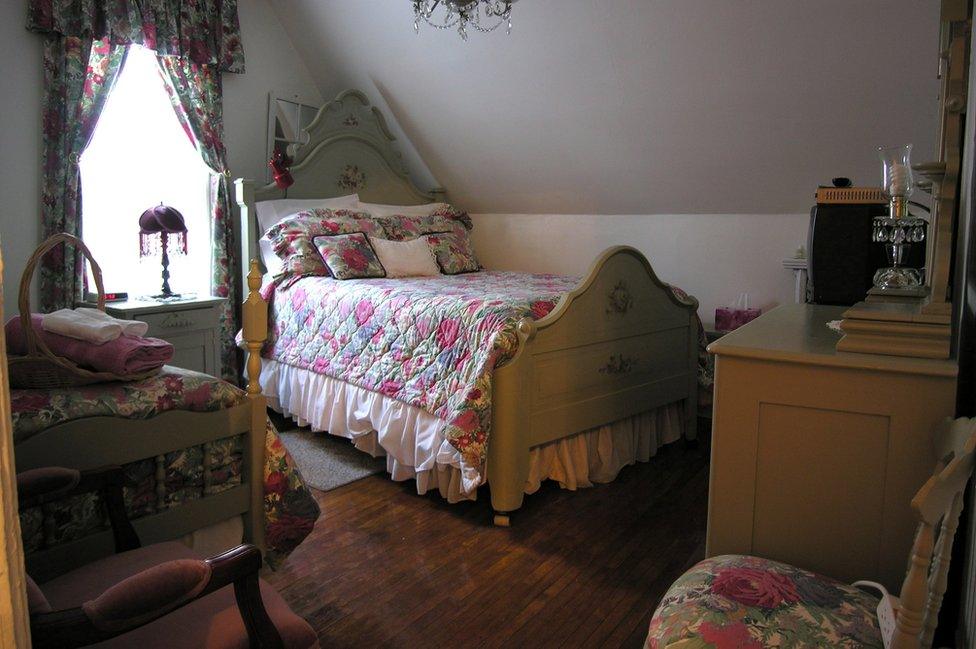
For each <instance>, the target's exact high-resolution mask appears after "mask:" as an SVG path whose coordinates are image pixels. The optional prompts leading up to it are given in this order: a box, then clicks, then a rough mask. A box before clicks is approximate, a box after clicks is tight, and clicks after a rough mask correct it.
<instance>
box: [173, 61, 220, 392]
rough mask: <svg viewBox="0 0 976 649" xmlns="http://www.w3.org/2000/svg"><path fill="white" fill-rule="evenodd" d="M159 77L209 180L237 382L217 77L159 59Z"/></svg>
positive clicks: (215, 285) (211, 69)
mask: <svg viewBox="0 0 976 649" xmlns="http://www.w3.org/2000/svg"><path fill="white" fill-rule="evenodd" d="M157 60H158V61H159V69H160V74H161V76H162V78H163V82H164V83H165V84H166V90H167V92H168V93H169V97H170V101H171V102H172V104H173V108H174V109H175V111H176V116H177V117H178V118H179V120H180V124H182V125H183V130H184V131H186V134H187V137H189V138H190V141H191V142H192V143H193V146H195V147H196V149H197V151H199V152H200V156H201V157H202V158H203V161H204V163H206V164H207V166H209V167H210V169H211V170H212V171H213V176H211V187H210V189H211V191H210V196H211V201H212V204H211V214H213V222H212V226H211V233H212V237H211V239H212V241H211V244H212V255H213V277H212V278H211V286H212V290H213V293H214V295H217V296H219V297H225V298H227V301H226V302H225V303H224V308H223V312H222V313H221V350H222V355H223V357H222V365H223V368H224V377H225V378H227V379H228V380H235V379H236V377H237V367H238V363H237V347H236V345H235V344H234V335H235V332H236V331H237V329H238V326H237V318H236V314H237V303H238V300H237V296H236V290H235V284H234V267H235V255H234V252H233V251H234V239H233V237H234V228H233V223H232V222H231V205H230V172H229V171H228V169H227V150H226V148H225V147H224V108H223V102H222V101H221V99H222V96H223V93H222V90H221V87H222V86H221V78H220V71H219V70H217V69H216V67H215V66H212V65H198V64H196V63H193V62H192V61H187V60H186V59H181V58H176V57H171V56H159V57H158V58H157Z"/></svg>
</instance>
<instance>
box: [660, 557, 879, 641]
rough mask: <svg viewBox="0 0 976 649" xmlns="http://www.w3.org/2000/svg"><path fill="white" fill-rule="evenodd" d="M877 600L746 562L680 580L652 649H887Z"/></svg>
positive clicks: (712, 565) (771, 564)
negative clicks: (879, 625) (883, 639)
mask: <svg viewBox="0 0 976 649" xmlns="http://www.w3.org/2000/svg"><path fill="white" fill-rule="evenodd" d="M877 605H878V599H877V597H875V596H873V595H871V594H869V593H867V592H864V591H862V590H860V589H858V588H856V587H854V586H851V585H849V584H843V583H840V582H838V581H835V580H833V579H830V578H828V577H823V576H821V575H817V574H815V573H812V572H808V571H806V570H801V569H800V568H795V567H793V566H790V565H787V564H785V563H779V562H776V561H770V560H768V559H760V558H758V557H749V556H742V555H724V556H718V557H712V558H711V559H706V560H704V561H702V562H700V563H698V564H697V565H696V566H694V567H693V568H692V569H691V570H689V571H688V572H686V573H685V574H684V575H682V576H681V577H679V578H678V580H677V581H675V582H674V584H672V585H671V588H670V589H668V592H667V593H665V595H664V598H663V599H662V600H661V603H660V604H659V605H658V607H657V610H656V611H655V612H654V616H653V617H652V618H651V625H650V630H649V632H648V636H647V641H646V642H645V644H644V647H645V649H678V648H679V647H680V648H681V649H709V648H711V649H762V648H763V647H793V648H795V649H814V648H817V647H841V648H844V649H882V647H883V646H884V645H883V644H882V641H881V633H880V631H879V630H878V621H877V614H876V613H875V610H876V608H877Z"/></svg>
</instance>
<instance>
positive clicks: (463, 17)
mask: <svg viewBox="0 0 976 649" xmlns="http://www.w3.org/2000/svg"><path fill="white" fill-rule="evenodd" d="M411 1H412V2H413V14H414V20H413V29H414V31H415V32H417V33H418V34H419V33H420V24H421V23H426V24H428V25H430V26H431V27H434V28H435V29H452V28H454V27H457V31H458V34H459V35H460V36H461V39H462V40H465V41H466V40H468V28H469V27H470V28H472V29H475V30H477V31H479V32H484V33H488V32H493V31H495V30H496V29H498V28H499V27H501V26H502V25H505V26H506V30H507V31H508V33H509V34H511V33H512V4H513V3H514V2H515V0H411Z"/></svg>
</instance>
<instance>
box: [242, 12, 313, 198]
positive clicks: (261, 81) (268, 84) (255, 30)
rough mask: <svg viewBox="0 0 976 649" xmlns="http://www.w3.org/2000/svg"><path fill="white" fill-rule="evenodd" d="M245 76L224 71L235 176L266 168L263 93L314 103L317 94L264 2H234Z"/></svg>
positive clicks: (261, 174)
mask: <svg viewBox="0 0 976 649" xmlns="http://www.w3.org/2000/svg"><path fill="white" fill-rule="evenodd" d="M238 11H239V12H240V19H241V38H242V39H243V41H244V57H245V61H244V63H245V67H246V70H247V72H246V73H245V74H225V75H224V139H225V140H226V143H227V158H228V160H227V162H228V164H229V165H230V170H231V173H232V174H233V175H234V177H235V178H237V177H244V178H258V179H261V180H263V179H264V177H265V172H266V170H267V168H268V159H267V158H268V93H269V92H272V91H273V92H274V93H275V94H277V95H278V96H280V97H292V98H294V97H295V96H297V97H298V98H299V99H300V100H301V101H303V102H306V103H310V104H313V105H318V104H321V103H322V95H321V94H320V93H319V90H318V87H317V86H316V83H315V81H314V80H313V78H312V75H311V73H310V72H309V69H308V68H307V67H306V65H305V62H304V61H303V60H302V58H301V57H300V56H299V54H298V52H296V51H295V48H294V46H293V45H292V42H291V39H290V38H289V37H288V34H287V33H286V32H285V30H284V28H283V27H282V26H281V23H279V22H278V18H277V16H276V15H275V13H274V11H272V9H271V5H270V4H269V3H268V0H239V2H238Z"/></svg>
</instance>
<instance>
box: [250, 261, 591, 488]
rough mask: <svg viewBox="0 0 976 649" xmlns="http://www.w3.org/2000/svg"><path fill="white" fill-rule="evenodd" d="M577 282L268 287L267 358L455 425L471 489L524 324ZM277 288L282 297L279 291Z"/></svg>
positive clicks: (490, 279)
mask: <svg viewBox="0 0 976 649" xmlns="http://www.w3.org/2000/svg"><path fill="white" fill-rule="evenodd" d="M578 281H579V280H578V278H575V277H563V276H558V275H529V274H525V273H512V272H495V271H491V272H476V273H466V274H461V275H452V276H440V277H420V278H399V279H370V280H345V281H336V280H332V279H326V278H319V277H308V278H304V279H301V280H299V281H297V282H296V283H294V284H293V285H291V286H290V287H288V288H287V289H280V288H279V289H277V290H273V289H269V290H268V299H269V300H270V301H271V316H272V322H274V326H273V327H272V331H271V333H270V336H269V340H268V343H267V344H266V346H265V349H264V356H265V357H266V358H270V359H272V360H275V361H278V362H281V363H286V364H288V365H292V366H294V367H300V368H304V369H308V370H312V371H314V372H317V373H319V374H325V375H328V376H331V377H333V378H337V379H340V380H343V381H346V382H348V383H352V384H353V385H356V386H359V387H361V388H365V389H367V390H372V391H374V392H379V393H381V394H383V395H386V396H388V397H392V398H394V399H397V400H400V401H403V402H406V403H408V404H410V405H413V406H416V407H418V408H421V409H423V410H425V411H427V412H429V413H431V414H433V415H435V416H437V417H440V418H441V419H443V420H444V421H446V422H448V423H447V426H446V429H445V431H444V433H445V438H446V439H447V440H448V441H450V443H451V444H452V445H453V446H454V447H455V448H456V449H457V450H458V451H459V452H460V454H461V472H462V477H463V482H464V484H463V489H464V491H465V492H466V493H470V492H471V491H472V490H473V489H475V488H476V487H477V486H478V485H479V484H481V482H482V472H481V467H482V465H483V463H484V461H485V455H486V447H487V440H488V432H489V429H490V426H491V375H492V371H493V370H494V368H495V367H496V366H497V365H498V364H500V363H502V362H504V361H505V360H507V359H509V358H511V357H512V355H513V354H514V353H515V352H516V350H517V349H518V335H517V333H516V325H517V324H518V322H519V320H521V319H522V318H523V317H526V316H529V317H533V318H536V319H538V318H541V317H543V316H545V315H546V314H548V313H549V312H550V311H551V310H552V308H553V307H554V306H555V304H556V302H557V301H558V300H559V298H560V296H562V294H564V293H567V292H569V291H570V290H572V289H573V288H575V287H576V285H577V283H578ZM272 290H273V294H272Z"/></svg>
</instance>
